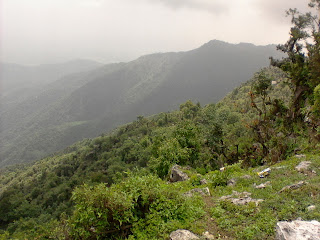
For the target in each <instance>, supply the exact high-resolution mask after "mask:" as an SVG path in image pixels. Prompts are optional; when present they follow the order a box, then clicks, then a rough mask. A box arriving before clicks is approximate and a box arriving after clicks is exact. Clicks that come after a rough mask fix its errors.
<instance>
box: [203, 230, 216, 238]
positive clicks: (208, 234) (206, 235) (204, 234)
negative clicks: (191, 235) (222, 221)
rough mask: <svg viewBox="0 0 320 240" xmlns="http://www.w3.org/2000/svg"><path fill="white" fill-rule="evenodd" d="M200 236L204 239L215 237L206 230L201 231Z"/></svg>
mask: <svg viewBox="0 0 320 240" xmlns="http://www.w3.org/2000/svg"><path fill="white" fill-rule="evenodd" d="M202 236H203V237H204V238H205V239H206V240H211V239H215V237H214V236H213V235H212V234H210V233H209V232H208V231H206V232H204V233H202Z"/></svg>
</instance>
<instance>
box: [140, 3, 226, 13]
mask: <svg viewBox="0 0 320 240" xmlns="http://www.w3.org/2000/svg"><path fill="white" fill-rule="evenodd" d="M145 2H148V3H152V2H153V3H158V4H163V5H164V6H166V7H169V8H171V9H174V10H179V9H182V8H187V9H193V10H200V11H207V12H209V13H212V14H217V15H219V14H221V13H224V12H226V11H227V10H228V7H227V5H228V4H226V1H223V0H147V1H146V0H145Z"/></svg>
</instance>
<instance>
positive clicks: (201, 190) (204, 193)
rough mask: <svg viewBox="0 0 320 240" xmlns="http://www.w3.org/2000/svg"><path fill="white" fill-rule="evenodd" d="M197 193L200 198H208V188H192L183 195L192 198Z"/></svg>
mask: <svg viewBox="0 0 320 240" xmlns="http://www.w3.org/2000/svg"><path fill="white" fill-rule="evenodd" d="M195 193H199V194H200V195H202V196H210V190H209V188H208V187H206V188H194V189H192V190H190V191H188V192H186V193H185V194H184V195H185V196H187V197H191V196H193V194H195Z"/></svg>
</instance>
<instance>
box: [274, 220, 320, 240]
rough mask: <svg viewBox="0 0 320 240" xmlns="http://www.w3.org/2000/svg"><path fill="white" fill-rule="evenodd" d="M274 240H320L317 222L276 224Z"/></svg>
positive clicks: (319, 224)
mask: <svg viewBox="0 0 320 240" xmlns="http://www.w3.org/2000/svg"><path fill="white" fill-rule="evenodd" d="M276 240H320V223H319V222H318V221H309V222H308V221H300V220H296V221H293V222H286V221H283V222H278V223H277V230H276Z"/></svg>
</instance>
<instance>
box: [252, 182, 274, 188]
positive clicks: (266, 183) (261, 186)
mask: <svg viewBox="0 0 320 240" xmlns="http://www.w3.org/2000/svg"><path fill="white" fill-rule="evenodd" d="M270 184H271V182H270V181H268V182H265V183H261V184H260V185H258V186H255V188H257V189H261V188H266V187H267V186H269V185H270Z"/></svg>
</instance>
